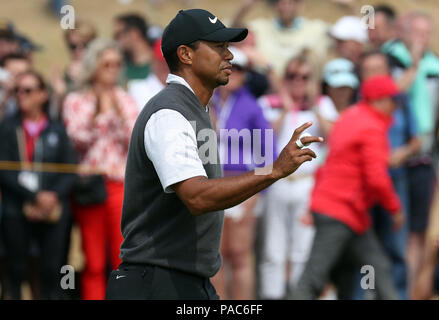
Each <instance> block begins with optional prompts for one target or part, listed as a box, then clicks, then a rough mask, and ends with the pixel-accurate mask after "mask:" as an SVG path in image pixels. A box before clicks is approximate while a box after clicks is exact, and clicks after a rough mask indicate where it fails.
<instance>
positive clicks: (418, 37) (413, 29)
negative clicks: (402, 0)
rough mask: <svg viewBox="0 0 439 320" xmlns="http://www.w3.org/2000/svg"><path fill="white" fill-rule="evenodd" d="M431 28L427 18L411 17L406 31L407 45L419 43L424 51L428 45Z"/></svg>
mask: <svg viewBox="0 0 439 320" xmlns="http://www.w3.org/2000/svg"><path fill="white" fill-rule="evenodd" d="M432 29H433V26H432V24H431V22H430V20H429V19H427V18H423V17H418V18H415V19H413V20H412V22H411V25H410V30H409V32H408V42H409V46H413V44H414V43H419V44H420V45H421V46H422V48H423V49H424V51H425V50H427V49H428V48H429V47H430V41H431V34H432Z"/></svg>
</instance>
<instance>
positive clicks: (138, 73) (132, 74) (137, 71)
mask: <svg viewBox="0 0 439 320" xmlns="http://www.w3.org/2000/svg"><path fill="white" fill-rule="evenodd" d="M150 72H151V64H150V63H145V64H141V65H135V64H132V63H131V62H127V63H126V66H125V77H126V79H127V80H134V79H145V78H146V77H147V76H148V75H149V73H150Z"/></svg>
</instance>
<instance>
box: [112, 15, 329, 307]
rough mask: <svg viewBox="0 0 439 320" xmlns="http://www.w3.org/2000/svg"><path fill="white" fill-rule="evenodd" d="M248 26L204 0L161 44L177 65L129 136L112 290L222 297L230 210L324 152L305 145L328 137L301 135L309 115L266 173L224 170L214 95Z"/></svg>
mask: <svg viewBox="0 0 439 320" xmlns="http://www.w3.org/2000/svg"><path fill="white" fill-rule="evenodd" d="M247 33H248V31H247V29H232V28H226V27H225V26H224V25H223V24H222V23H221V21H220V20H219V19H218V18H217V17H215V16H214V15H213V14H211V13H209V12H208V11H205V10H201V9H192V10H185V11H180V12H179V13H178V14H177V16H176V17H175V18H174V19H173V20H172V21H171V22H170V23H169V25H168V26H167V27H166V29H165V31H164V33H163V37H162V51H163V54H164V57H165V59H166V62H167V64H168V66H169V69H170V72H171V73H170V74H169V76H168V79H167V83H168V85H167V87H166V88H165V89H163V90H162V91H161V92H160V93H158V94H157V95H156V96H155V97H153V98H152V99H151V100H150V101H149V102H148V103H147V104H146V106H145V107H144V108H143V110H142V112H141V113H140V115H139V118H138V119H137V121H136V124H135V126H134V129H133V133H132V136H131V142H130V147H129V152H128V160H127V167H126V173H125V191H124V202H123V211H122V234H123V237H124V241H123V243H122V246H121V259H122V261H123V262H122V263H121V265H120V266H119V269H117V270H114V271H113V272H112V273H111V276H110V279H109V283H108V288H107V299H218V298H219V297H218V295H217V294H216V291H215V288H214V287H213V286H212V285H211V283H210V281H209V278H210V277H212V276H213V275H215V273H216V272H217V271H218V269H219V268H220V265H221V255H220V252H219V245H220V238H221V231H222V226H223V216H224V213H223V210H224V209H226V208H230V207H233V206H235V205H237V204H239V203H241V202H243V201H244V200H246V199H248V198H250V197H251V196H253V195H254V194H256V193H257V192H259V191H261V190H263V189H264V188H266V187H268V186H270V185H271V184H272V183H274V182H275V181H277V180H278V179H281V178H283V177H285V176H287V175H289V174H291V173H292V172H294V171H295V170H296V169H297V168H298V167H299V166H300V165H301V164H302V163H304V162H305V161H311V160H312V158H315V157H316V156H315V154H314V152H313V151H312V150H310V149H306V148H305V149H301V148H300V147H299V146H302V145H301V143H303V144H306V143H311V142H321V141H323V139H322V138H320V137H305V138H302V139H301V140H299V141H298V143H296V140H298V138H299V136H300V134H301V132H303V131H304V130H305V129H306V128H308V127H309V126H310V125H311V123H306V124H304V125H302V126H301V127H300V128H298V129H296V131H295V132H294V134H293V136H292V139H291V141H290V143H289V144H288V145H287V146H286V147H285V149H283V150H282V152H281V153H280V155H279V157H278V159H277V160H276V161H275V162H274V163H273V164H272V167H267V170H266V171H265V174H261V173H260V172H259V174H258V173H257V172H255V171H251V172H248V173H246V174H243V175H241V176H235V177H227V178H223V177H222V170H221V165H220V161H219V157H218V155H217V149H216V148H217V141H216V136H215V135H214V136H213V138H211V139H207V138H209V136H211V135H210V133H211V132H213V133H214V131H213V128H212V123H211V120H210V117H209V112H208V109H207V107H206V105H207V103H208V101H209V99H210V98H211V96H212V93H213V90H214V89H215V88H216V87H218V86H220V85H225V84H227V82H228V80H229V75H230V74H231V72H232V71H231V64H230V61H231V60H232V59H233V55H232V54H231V52H230V51H229V50H228V45H229V42H236V41H241V40H243V39H244V38H245V37H246V36H247ZM206 140H208V141H207V142H206ZM209 140H210V141H209ZM202 150H204V151H203V152H201V151H202ZM206 150H208V151H207V152H206Z"/></svg>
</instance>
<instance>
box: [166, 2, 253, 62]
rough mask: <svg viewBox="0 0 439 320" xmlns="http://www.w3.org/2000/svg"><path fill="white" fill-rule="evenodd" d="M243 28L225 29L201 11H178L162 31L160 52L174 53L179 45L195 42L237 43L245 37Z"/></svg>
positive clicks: (213, 17) (246, 31)
mask: <svg viewBox="0 0 439 320" xmlns="http://www.w3.org/2000/svg"><path fill="white" fill-rule="evenodd" d="M247 34H248V30H247V29H245V28H227V27H226V26H225V25H224V24H223V23H222V22H221V21H220V20H219V19H218V18H217V17H215V16H214V15H213V14H212V13H210V12H209V11H206V10H203V9H189V10H180V11H179V12H178V14H177V15H176V16H175V18H174V19H172V20H171V22H170V23H169V24H168V26H167V27H166V28H165V30H164V31H163V36H162V52H163V54H165V55H166V54H167V53H170V52H174V51H175V50H177V48H178V47H179V46H180V45H184V44H185V45H187V44H190V43H192V42H194V41H197V40H205V41H212V42H225V41H230V42H238V41H242V40H244V39H245V37H247Z"/></svg>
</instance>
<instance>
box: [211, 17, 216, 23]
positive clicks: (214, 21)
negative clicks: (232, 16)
mask: <svg viewBox="0 0 439 320" xmlns="http://www.w3.org/2000/svg"><path fill="white" fill-rule="evenodd" d="M216 20H218V17H215V18H214V19H212V18H211V17H209V21H210V23H216Z"/></svg>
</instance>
